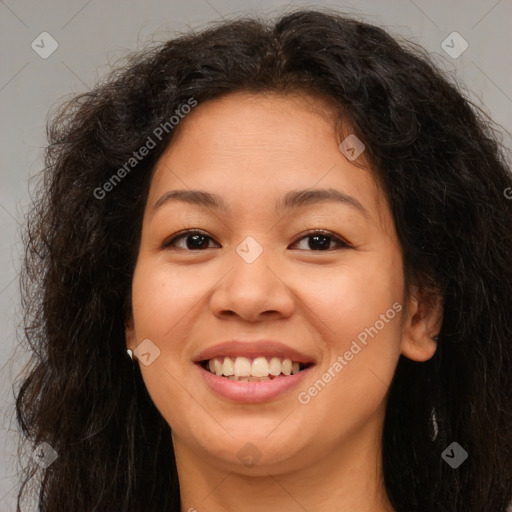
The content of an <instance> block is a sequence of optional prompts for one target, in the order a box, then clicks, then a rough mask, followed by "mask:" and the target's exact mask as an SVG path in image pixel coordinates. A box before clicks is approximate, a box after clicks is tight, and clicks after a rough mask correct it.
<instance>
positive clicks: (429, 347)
mask: <svg viewBox="0 0 512 512" xmlns="http://www.w3.org/2000/svg"><path fill="white" fill-rule="evenodd" d="M442 323H443V300H442V296H441V295H440V294H428V293H427V292H426V291H425V290H420V289H419V288H417V287H415V286H413V287H412V289H411V293H410V295H409V298H408V300H407V307H406V315H405V323H404V327H403V336H402V354H403V355H404V356H405V357H407V358H409V359H412V360H413V361H427V360H428V359H430V358H431V357H432V356H433V355H434V354H435V352H436V349H437V341H436V340H435V339H434V338H435V337H437V335H438V334H439V331H440V330H441V325H442Z"/></svg>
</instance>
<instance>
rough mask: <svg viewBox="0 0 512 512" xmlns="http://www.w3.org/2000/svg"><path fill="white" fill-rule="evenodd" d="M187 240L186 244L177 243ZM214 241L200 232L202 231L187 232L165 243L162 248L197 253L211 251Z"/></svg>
mask: <svg viewBox="0 0 512 512" xmlns="http://www.w3.org/2000/svg"><path fill="white" fill-rule="evenodd" d="M181 240H185V244H184V245H183V243H181V244H179V245H178V244H177V241H181ZM210 241H213V238H211V237H210V236H208V235H206V234H204V233H202V232H200V231H185V232H184V233H181V234H179V235H177V236H174V237H173V238H171V239H170V240H167V241H166V242H164V244H163V246H162V248H163V249H168V248H171V247H177V248H178V249H186V250H189V251H197V250H202V249H209V246H208V245H209V242H210Z"/></svg>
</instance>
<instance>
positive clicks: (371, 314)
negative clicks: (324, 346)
mask: <svg viewBox="0 0 512 512" xmlns="http://www.w3.org/2000/svg"><path fill="white" fill-rule="evenodd" d="M380 260H381V261H379V258H378V257H373V256H371V255H370V256H369V257H368V258H364V259H363V258H360V259H359V261H357V262H356V263H354V264H353V265H347V266H346V267H344V268H342V269H339V268H337V269H333V270H332V271H331V272H326V271H325V269H318V270H314V271H311V272H308V273H307V279H302V280H301V284H300V287H301V291H300V292H298V294H299V295H300V296H301V297H302V299H303V300H304V301H305V302H306V304H307V305H308V307H309V309H310V310H311V311H313V313H315V314H316V316H317V319H318V321H317V326H318V327H319V329H320V330H321V332H322V334H323V337H324V339H325V341H329V342H330V345H331V349H333V348H336V350H338V351H340V350H342V351H344V350H347V349H348V348H347V347H349V346H350V343H351V341H352V340H354V339H356V338H357V337H358V335H360V334H361V333H364V332H365V329H366V328H370V327H371V326H374V325H375V324H376V323H377V329H378V330H379V331H382V332H383V333H384V332H386V333H389V334H391V332H393V337H394V338H396V337H397V336H398V333H399V327H400V322H399V314H397V313H399V312H397V311H396V310H397V309H401V307H400V306H401V301H402V300H403V277H402V272H401V268H402V267H401V261H400V259H399V258H389V259H388V258H380ZM394 303H398V304H399V306H396V307H395V309H393V307H392V306H393V304H394ZM381 315H384V319H382V316H381ZM383 322H384V323H383ZM361 338H364V334H363V335H361ZM395 341H396V340H395ZM331 355H332V354H331Z"/></svg>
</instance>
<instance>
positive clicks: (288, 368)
mask: <svg viewBox="0 0 512 512" xmlns="http://www.w3.org/2000/svg"><path fill="white" fill-rule="evenodd" d="M281 372H282V373H284V374H285V375H290V374H291V373H292V362H291V361H290V360H289V359H285V360H284V361H283V364H282V365H281Z"/></svg>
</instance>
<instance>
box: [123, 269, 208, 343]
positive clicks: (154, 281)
mask: <svg viewBox="0 0 512 512" xmlns="http://www.w3.org/2000/svg"><path fill="white" fill-rule="evenodd" d="M192 277H193V276H191V275H190V273H189V272H180V271H177V270H176V269H174V268H173V267H171V266H169V265H165V264H158V263H154V264H150V263H147V264H142V265H140V266H138V267H137V268H136V270H135V274H134V278H133V286H132V296H133V301H132V302H133V314H134V318H135V327H136V331H137V339H138V340H139V341H140V340H141V339H143V338H145V337H148V338H154V341H155V342H156V343H158V342H160V343H163V342H164V338H165V335H166V334H168V333H169V330H170V329H173V326H175V327H176V329H179V327H180V324H179V322H180V320H183V319H184V318H185V317H186V315H187V313H188V312H190V311H191V310H192V309H193V307H194V305H195V304H196V303H197V302H198V300H199V298H200V297H201V296H202V295H204V293H205V290H204V289H203V288H202V287H201V282H202V280H199V279H193V278H192Z"/></svg>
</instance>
